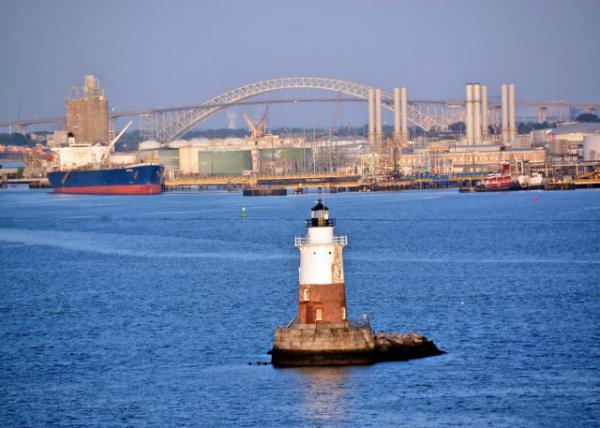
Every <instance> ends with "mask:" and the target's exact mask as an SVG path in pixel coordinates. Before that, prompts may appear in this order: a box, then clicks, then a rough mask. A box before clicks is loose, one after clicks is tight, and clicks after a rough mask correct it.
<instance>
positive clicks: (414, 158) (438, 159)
mask: <svg viewBox="0 0 600 428" xmlns="http://www.w3.org/2000/svg"><path fill="white" fill-rule="evenodd" d="M545 161H546V150H545V149H544V148H541V147H538V148H523V149H517V148H515V149H511V148H505V147H504V146H502V145H497V144H482V145H478V146H469V145H466V146H465V145H455V144H454V141H438V142H434V143H432V144H430V145H429V146H427V147H422V148H414V149H413V150H411V151H409V152H405V153H403V154H402V155H401V156H400V159H399V165H398V169H399V170H400V172H402V173H403V174H405V175H409V176H414V175H420V174H434V175H436V174H444V175H445V174H453V173H464V172H492V171H496V170H497V169H498V167H499V165H501V164H502V163H506V162H508V163H511V164H513V163H515V162H526V163H528V164H530V165H532V166H537V167H539V168H540V169H543V166H544V163H545Z"/></svg>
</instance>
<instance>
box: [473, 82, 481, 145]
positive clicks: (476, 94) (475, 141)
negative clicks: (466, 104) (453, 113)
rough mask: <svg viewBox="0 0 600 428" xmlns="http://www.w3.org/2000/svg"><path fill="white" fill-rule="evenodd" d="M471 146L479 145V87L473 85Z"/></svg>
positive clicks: (477, 84) (475, 84)
mask: <svg viewBox="0 0 600 428" xmlns="http://www.w3.org/2000/svg"><path fill="white" fill-rule="evenodd" d="M473 144H481V85H480V84H479V83H474V84H473Z"/></svg>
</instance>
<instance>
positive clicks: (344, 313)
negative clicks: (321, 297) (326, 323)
mask: <svg viewBox="0 0 600 428" xmlns="http://www.w3.org/2000/svg"><path fill="white" fill-rule="evenodd" d="M342 319H343V320H345V319H346V307H345V306H344V307H343V308H342Z"/></svg>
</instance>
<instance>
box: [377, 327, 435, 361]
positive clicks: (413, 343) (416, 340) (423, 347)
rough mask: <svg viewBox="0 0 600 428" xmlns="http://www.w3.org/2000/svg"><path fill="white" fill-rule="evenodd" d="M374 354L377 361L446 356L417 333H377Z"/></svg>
mask: <svg viewBox="0 0 600 428" xmlns="http://www.w3.org/2000/svg"><path fill="white" fill-rule="evenodd" d="M374 353H375V356H374V357H375V361H401V360H411V359H414V358H425V357H434V356H436V355H442V354H444V351H441V350H440V349H438V347H437V346H436V345H435V343H433V342H432V341H431V340H429V339H427V338H426V337H425V336H421V335H420V334H417V333H406V334H401V333H377V334H376V335H375V352H374Z"/></svg>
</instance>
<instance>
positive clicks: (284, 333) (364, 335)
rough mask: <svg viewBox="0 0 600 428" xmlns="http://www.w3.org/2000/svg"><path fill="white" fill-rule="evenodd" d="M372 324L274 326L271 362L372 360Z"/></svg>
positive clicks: (284, 364)
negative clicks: (360, 325) (364, 325)
mask: <svg viewBox="0 0 600 428" xmlns="http://www.w3.org/2000/svg"><path fill="white" fill-rule="evenodd" d="M374 351H375V335H374V334H373V330H371V327H368V326H366V327H353V326H351V325H350V324H349V323H317V324H297V325H295V326H294V327H290V328H278V329H276V330H275V341H274V343H273V350H272V351H271V362H272V363H273V365H274V366H279V367H294V366H335V365H352V364H372V363H374V362H375V360H374V358H375V353H374Z"/></svg>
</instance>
